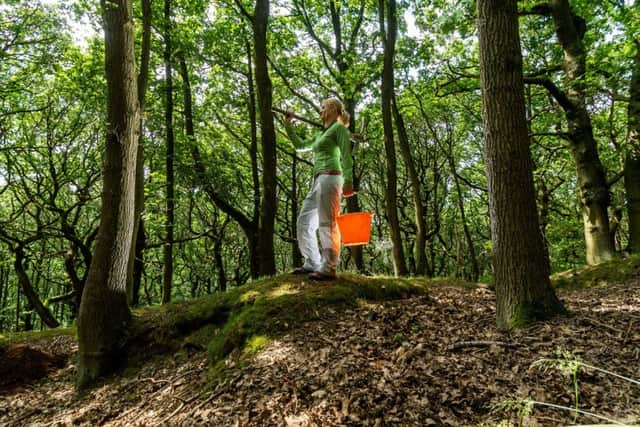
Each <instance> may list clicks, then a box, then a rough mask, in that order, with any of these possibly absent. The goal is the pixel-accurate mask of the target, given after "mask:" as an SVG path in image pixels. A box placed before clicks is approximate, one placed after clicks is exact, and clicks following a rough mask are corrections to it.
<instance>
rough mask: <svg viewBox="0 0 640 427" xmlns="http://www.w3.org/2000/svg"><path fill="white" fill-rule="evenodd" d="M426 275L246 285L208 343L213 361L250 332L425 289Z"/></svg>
mask: <svg viewBox="0 0 640 427" xmlns="http://www.w3.org/2000/svg"><path fill="white" fill-rule="evenodd" d="M427 283H428V282H427V281H426V280H406V279H396V278H388V277H362V276H358V275H353V274H341V275H340V276H339V278H338V280H336V281H333V282H324V283H318V284H311V283H309V282H308V281H306V279H300V278H291V276H278V277H275V278H270V279H264V280H263V281H258V282H256V283H255V284H251V285H248V286H247V287H246V288H245V289H244V292H243V293H242V295H243V296H244V297H241V298H240V301H238V302H239V304H235V305H233V307H234V308H233V310H232V312H231V313H230V316H229V319H228V321H227V323H226V324H225V325H224V326H223V328H222V329H221V331H220V333H219V334H217V335H216V336H215V337H214V338H213V340H212V341H211V343H210V344H209V347H208V351H209V356H210V358H211V360H212V362H214V363H216V362H218V361H219V360H222V359H223V358H224V357H226V356H227V355H229V354H230V353H231V352H232V351H234V350H235V349H242V348H245V346H246V345H247V342H248V340H249V339H250V337H255V336H260V337H266V339H269V338H271V337H276V336H278V335H281V334H283V333H284V332H285V331H287V330H290V329H292V328H294V327H298V326H300V325H301V324H302V323H304V322H307V321H311V320H316V319H318V318H319V316H320V314H319V313H320V310H321V309H322V308H323V307H327V306H356V305H357V304H358V301H359V300H362V299H364V300H387V299H397V298H405V297H408V296H411V295H416V294H424V293H426V289H427Z"/></svg>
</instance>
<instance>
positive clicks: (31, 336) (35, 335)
mask: <svg viewBox="0 0 640 427" xmlns="http://www.w3.org/2000/svg"><path fill="white" fill-rule="evenodd" d="M58 336H72V337H76V336H77V335H76V328H75V326H74V327H70V328H56V329H45V330H44V331H26V332H3V333H0V347H1V346H4V345H7V344H16V343H28V342H30V341H37V340H40V339H45V338H53V337H58Z"/></svg>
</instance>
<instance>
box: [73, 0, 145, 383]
mask: <svg viewBox="0 0 640 427" xmlns="http://www.w3.org/2000/svg"><path fill="white" fill-rule="evenodd" d="M101 4H102V11H103V12H102V13H103V20H104V34H105V73H106V80H107V132H106V145H105V158H104V173H103V190H102V214H101V221H100V228H99V230H98V236H97V239H96V244H95V252H94V255H93V257H92V260H91V266H90V267H89V274H88V277H87V282H86V284H85V287H84V292H83V296H82V302H81V304H80V314H79V319H78V365H77V366H78V371H77V386H78V388H80V389H82V388H84V387H86V386H88V385H89V384H91V383H92V382H93V381H95V379H96V378H97V377H98V376H100V375H103V374H105V373H108V372H110V371H112V370H113V369H115V368H116V367H117V366H119V365H120V362H122V357H123V353H122V351H120V350H121V348H120V345H121V343H122V341H123V340H122V338H123V336H124V334H125V332H126V330H127V326H128V325H129V323H130V321H131V312H130V311H129V306H128V304H127V264H128V260H129V251H130V249H131V235H132V233H133V220H134V193H135V169H136V166H135V165H136V153H137V141H138V131H139V129H140V123H139V117H138V115H139V113H140V112H139V108H138V99H137V82H136V73H135V55H134V40H135V34H134V28H133V16H132V11H131V2H130V0H111V1H109V2H107V1H106V0H103V1H102V2H101Z"/></svg>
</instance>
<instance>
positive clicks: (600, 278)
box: [551, 255, 640, 289]
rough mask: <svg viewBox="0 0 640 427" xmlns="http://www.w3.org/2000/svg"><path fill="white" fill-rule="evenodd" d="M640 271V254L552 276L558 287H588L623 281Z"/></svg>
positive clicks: (554, 284)
mask: <svg viewBox="0 0 640 427" xmlns="http://www.w3.org/2000/svg"><path fill="white" fill-rule="evenodd" d="M638 272H640V255H633V256H628V257H624V258H617V259H614V260H611V261H608V262H605V263H602V264H598V265H593V266H585V267H583V268H580V269H573V270H568V271H563V272H560V273H556V274H554V275H552V276H551V282H552V283H553V286H554V287H555V288H558V289H587V288H591V287H594V286H604V285H607V284H610V283H617V282H623V281H625V280H627V279H629V278H631V277H633V276H635V275H637V274H638Z"/></svg>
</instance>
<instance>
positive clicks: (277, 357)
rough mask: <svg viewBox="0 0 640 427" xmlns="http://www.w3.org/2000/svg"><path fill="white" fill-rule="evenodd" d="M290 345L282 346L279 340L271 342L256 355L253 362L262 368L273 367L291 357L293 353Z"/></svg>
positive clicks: (293, 350)
mask: <svg viewBox="0 0 640 427" xmlns="http://www.w3.org/2000/svg"><path fill="white" fill-rule="evenodd" d="M295 351H296V350H295V348H294V347H293V346H292V345H291V344H284V343H283V342H282V341H279V340H272V341H271V342H270V343H269V347H267V348H266V349H265V350H264V351H263V352H261V353H260V354H258V355H256V357H255V361H256V362H257V363H259V364H261V365H263V366H269V365H273V364H274V363H277V362H282V361H283V360H286V359H288V358H290V357H291V355H292V354H293V353H294V352H295Z"/></svg>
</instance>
